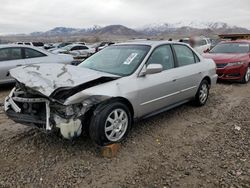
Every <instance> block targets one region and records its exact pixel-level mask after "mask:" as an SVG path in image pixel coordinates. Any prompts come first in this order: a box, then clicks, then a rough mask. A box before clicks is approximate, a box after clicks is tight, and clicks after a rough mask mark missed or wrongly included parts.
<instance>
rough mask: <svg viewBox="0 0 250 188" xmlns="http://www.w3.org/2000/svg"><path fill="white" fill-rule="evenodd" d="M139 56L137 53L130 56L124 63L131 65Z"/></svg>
mask: <svg viewBox="0 0 250 188" xmlns="http://www.w3.org/2000/svg"><path fill="white" fill-rule="evenodd" d="M137 55H138V54H137V53H132V54H130V56H129V57H128V58H127V59H126V61H124V63H123V64H124V65H130V63H131V62H132V61H133V60H134V59H135V58H136V56H137Z"/></svg>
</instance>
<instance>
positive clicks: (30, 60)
mask: <svg viewBox="0 0 250 188" xmlns="http://www.w3.org/2000/svg"><path fill="white" fill-rule="evenodd" d="M23 50H24V58H25V62H26V64H39V63H51V60H50V58H49V57H48V56H47V55H46V54H44V53H42V52H40V51H38V50H35V49H33V48H23Z"/></svg>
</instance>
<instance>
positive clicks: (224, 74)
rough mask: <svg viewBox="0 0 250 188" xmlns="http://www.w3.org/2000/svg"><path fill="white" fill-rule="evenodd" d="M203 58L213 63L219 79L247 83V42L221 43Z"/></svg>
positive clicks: (249, 74) (249, 59)
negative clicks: (211, 60) (209, 59)
mask: <svg viewBox="0 0 250 188" xmlns="http://www.w3.org/2000/svg"><path fill="white" fill-rule="evenodd" d="M203 56H204V57H205V58H211V59H213V60H214V61H215V63H216V65H217V74H218V75H219V79H221V80H235V81H241V82H242V83H247V82H248V81H249V78H250V68H249V66H250V41H249V40H236V41H225V42H221V43H219V44H218V45H216V46H215V47H214V48H213V49H212V50H211V51H210V52H209V53H205V54H204V55H203Z"/></svg>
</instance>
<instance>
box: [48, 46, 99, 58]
mask: <svg viewBox="0 0 250 188" xmlns="http://www.w3.org/2000/svg"><path fill="white" fill-rule="evenodd" d="M52 53H54V54H60V53H63V54H71V55H73V56H74V57H75V56H84V57H87V56H89V55H90V54H93V53H95V49H93V48H90V47H88V46H86V45H82V44H71V45H68V46H65V47H63V48H59V49H56V50H53V51H52Z"/></svg>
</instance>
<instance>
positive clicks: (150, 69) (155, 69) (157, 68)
mask: <svg viewBox="0 0 250 188" xmlns="http://www.w3.org/2000/svg"><path fill="white" fill-rule="evenodd" d="M162 70H163V67H162V65H161V64H149V65H148V66H147V67H146V66H144V68H143V69H142V71H141V73H140V76H145V75H147V74H156V73H159V72H162Z"/></svg>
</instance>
